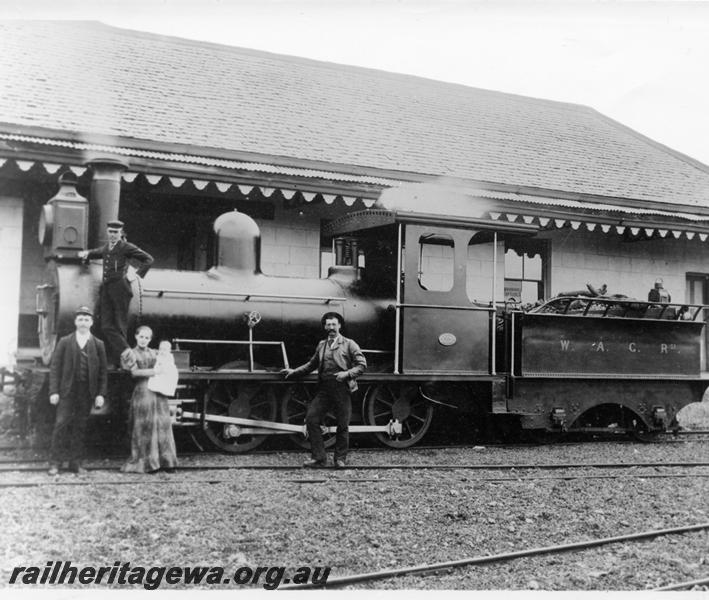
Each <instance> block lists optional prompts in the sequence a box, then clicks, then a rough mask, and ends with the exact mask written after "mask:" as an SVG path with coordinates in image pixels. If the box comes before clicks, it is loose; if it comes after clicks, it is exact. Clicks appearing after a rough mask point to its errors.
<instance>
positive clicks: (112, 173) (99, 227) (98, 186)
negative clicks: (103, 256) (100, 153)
mask: <svg viewBox="0 0 709 600" xmlns="http://www.w3.org/2000/svg"><path fill="white" fill-rule="evenodd" d="M88 165H89V167H91V169H92V170H93V177H92V179H91V202H90V205H91V210H90V211H89V213H90V214H89V248H96V247H97V246H101V245H102V244H105V243H106V223H108V222H109V221H115V220H116V219H118V209H119V207H120V200H121V171H123V170H124V169H125V168H126V165H124V164H123V163H122V162H121V161H119V160H115V159H111V158H97V159H95V160H91V161H89V163H88Z"/></svg>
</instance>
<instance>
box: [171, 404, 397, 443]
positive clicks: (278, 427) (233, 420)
mask: <svg viewBox="0 0 709 600" xmlns="http://www.w3.org/2000/svg"><path fill="white" fill-rule="evenodd" d="M177 418H178V420H183V419H190V420H192V419H194V420H196V421H209V422H212V423H226V424H229V425H240V426H245V427H243V428H242V427H240V428H239V435H242V434H247V433H248V434H277V433H301V434H303V435H304V436H306V437H307V430H306V427H305V425H291V424H289V423H278V422H276V421H258V420H255V419H242V418H241V417H225V416H222V415H210V414H205V415H203V414H202V413H198V412H189V411H179V410H178V412H177ZM247 427H248V429H246V428H247ZM252 428H256V429H252ZM321 429H322V430H323V433H337V427H335V426H332V427H325V426H323V427H321ZM348 429H349V431H350V433H386V434H388V435H389V436H390V437H394V436H397V435H400V434H401V433H402V431H403V429H402V427H401V422H400V421H389V423H387V424H386V425H350V426H349V427H348ZM234 437H237V436H234Z"/></svg>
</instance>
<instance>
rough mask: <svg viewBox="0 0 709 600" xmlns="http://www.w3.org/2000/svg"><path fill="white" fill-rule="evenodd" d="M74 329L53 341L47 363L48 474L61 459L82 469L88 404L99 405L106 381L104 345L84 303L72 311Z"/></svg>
mask: <svg viewBox="0 0 709 600" xmlns="http://www.w3.org/2000/svg"><path fill="white" fill-rule="evenodd" d="M74 315H75V316H74V327H75V328H76V331H75V332H74V333H71V334H69V335H66V336H64V337H63V338H61V339H60V340H59V342H58V343H57V347H56V348H55V349H54V354H53V355H52V362H51V365H50V367H49V402H50V403H51V404H53V405H54V406H56V407H57V415H56V421H55V422H54V431H53V432H52V446H51V450H50V464H49V474H50V475H56V474H57V473H59V468H60V467H61V464H62V462H64V461H68V462H69V470H70V471H73V472H74V473H83V472H84V469H83V468H82V466H81V459H82V457H83V454H84V434H85V432H86V424H87V422H88V419H89V413H90V412H91V406H92V404H93V405H95V406H96V408H101V407H102V406H103V401H104V396H105V395H106V386H107V382H108V378H107V368H106V349H105V347H104V345H103V342H102V341H101V340H99V339H97V338H95V337H94V336H93V335H91V326H92V325H93V322H94V319H93V315H92V313H91V310H90V309H89V308H88V307H86V306H81V307H79V308H78V309H77V310H76V312H75V313H74Z"/></svg>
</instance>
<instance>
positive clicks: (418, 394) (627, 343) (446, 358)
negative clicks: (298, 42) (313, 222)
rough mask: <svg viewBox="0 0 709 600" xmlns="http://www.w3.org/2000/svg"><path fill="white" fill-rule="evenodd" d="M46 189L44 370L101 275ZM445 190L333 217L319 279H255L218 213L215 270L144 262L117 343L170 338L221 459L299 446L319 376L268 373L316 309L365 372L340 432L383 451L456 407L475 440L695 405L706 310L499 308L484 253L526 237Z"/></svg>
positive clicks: (116, 394)
mask: <svg viewBox="0 0 709 600" xmlns="http://www.w3.org/2000/svg"><path fill="white" fill-rule="evenodd" d="M60 184H61V186H62V187H60V193H59V194H58V195H57V196H56V197H55V198H53V199H52V200H51V201H50V202H49V203H48V205H47V206H45V211H44V212H43V217H42V223H41V225H40V235H41V236H42V240H41V242H42V243H43V245H44V247H45V256H46V259H47V268H46V274H45V280H44V282H43V284H42V285H40V286H39V287H38V290H37V310H38V314H39V344H40V348H41V352H42V357H43V360H44V362H45V363H46V364H48V362H49V360H50V358H51V354H52V350H53V348H54V345H55V343H56V340H57V338H58V337H59V336H61V335H64V334H65V333H67V332H69V331H71V330H72V329H73V311H74V309H75V307H76V306H78V305H82V304H85V305H92V304H94V301H95V299H96V297H97V294H98V287H99V285H100V280H101V272H100V271H101V269H100V265H99V264H89V265H85V264H83V263H82V262H81V261H80V260H79V259H78V258H77V252H78V251H79V250H81V249H83V248H85V247H86V246H87V244H88V240H87V239H86V235H85V234H83V233H82V232H83V231H85V230H87V229H88V215H87V214H86V213H87V210H88V203H86V201H85V199H82V198H81V197H79V196H78V195H77V194H76V191H75V189H73V188H72V184H71V181H68V180H66V179H64V180H62V181H60ZM443 193H444V194H446V195H445V197H442V198H441V203H439V205H438V206H439V208H440V207H443V209H442V212H441V211H439V212H438V213H437V214H431V213H430V212H427V211H426V210H425V209H424V210H422V209H420V208H418V209H417V208H415V207H416V206H417V205H419V206H420V203H417V202H415V200H416V197H415V196H416V191H405V190H404V191H402V190H398V191H385V192H384V193H383V194H382V197H381V199H380V201H379V203H378V204H377V205H375V207H374V208H373V209H369V210H364V211H359V212H354V213H350V214H347V215H345V216H343V217H341V218H339V219H336V220H335V221H333V222H331V223H329V224H328V225H327V228H326V231H325V234H326V235H327V236H329V238H331V239H332V244H333V249H334V255H335V265H334V266H333V267H331V268H330V270H329V273H328V276H327V277H326V278H321V279H313V278H290V277H275V276H269V275H266V274H264V273H263V272H262V271H261V266H260V256H261V238H260V231H259V227H258V225H257V224H256V222H255V221H254V220H253V219H251V218H250V217H249V216H247V215H245V214H243V213H240V212H237V211H232V212H228V213H225V214H222V215H221V216H219V217H218V218H217V219H216V221H215V222H214V232H215V239H216V253H215V256H217V260H216V264H215V265H214V266H213V267H211V268H210V269H209V270H207V271H205V272H187V271H177V270H169V269H157V268H154V269H152V270H151V271H150V272H149V273H148V274H147V275H146V277H145V279H143V280H140V279H135V280H134V281H133V282H132V284H131V285H132V289H133V300H132V304H131V308H130V319H129V331H133V330H134V329H135V328H136V327H137V326H138V325H139V324H142V323H145V324H148V325H150V326H151V327H152V328H153V330H154V332H155V336H156V337H157V338H162V339H172V340H173V345H174V347H175V354H176V360H177V363H178V366H179V368H180V386H179V390H178V396H177V398H175V399H174V400H173V401H172V403H173V405H174V407H175V410H176V414H177V419H178V423H177V424H178V425H179V426H181V427H185V428H188V430H189V431H191V432H194V433H195V434H200V435H202V436H206V439H207V440H208V441H209V442H210V443H211V444H212V445H214V446H215V447H217V448H219V449H221V450H223V451H227V452H245V451H248V450H251V449H253V448H255V447H257V446H258V445H259V444H261V443H262V442H263V441H264V440H265V439H267V437H268V436H270V435H288V436H291V438H292V439H293V440H294V441H295V442H296V443H298V444H300V445H303V446H307V443H308V442H307V439H306V438H305V429H304V415H305V410H306V407H307V402H308V400H309V398H310V397H311V395H312V394H313V390H314V386H315V384H316V376H315V375H310V376H308V377H306V378H305V379H303V380H301V381H298V382H290V381H289V382H285V381H284V380H283V378H282V376H281V374H280V370H281V369H282V368H284V367H287V366H293V365H297V364H300V363H301V362H304V361H305V360H306V359H307V358H308V357H309V356H310V354H311V352H312V350H313V348H314V346H315V344H316V342H317V340H318V339H320V338H321V337H322V330H321V328H320V316H321V315H322V314H323V313H324V312H326V311H337V312H339V313H340V314H342V315H343V317H344V320H345V324H346V327H345V330H344V333H345V334H346V335H349V336H351V337H353V338H355V339H356V340H357V341H358V343H359V344H360V345H361V347H362V348H363V351H364V353H365V355H366V357H367V360H368V363H369V368H368V370H367V372H366V373H365V374H364V375H363V376H362V377H361V378H360V380H359V381H360V392H358V395H357V396H355V397H354V400H353V401H354V402H355V403H356V404H357V406H353V415H354V418H353V425H352V426H351V431H352V432H353V433H357V432H368V433H372V434H374V435H375V436H376V437H377V439H378V440H379V441H380V442H382V443H383V444H385V445H387V446H389V447H392V448H405V447H408V446H411V445H413V444H415V443H417V442H418V441H419V440H421V439H422V438H423V436H424V435H425V434H426V432H427V431H428V429H429V427H430V425H431V422H432V419H433V415H434V411H436V410H440V409H444V410H447V411H453V410H455V411H459V413H460V419H458V421H459V422H462V423H466V426H467V427H469V428H470V429H471V430H472V429H480V428H482V427H487V426H488V425H489V424H491V423H492V424H494V423H497V422H499V423H504V424H506V426H509V425H510V424H511V425H512V426H513V427H514V428H515V430H517V431H524V430H527V431H533V432H539V433H542V432H547V433H554V432H563V431H609V432H610V431H612V432H614V433H619V432H621V433H632V434H635V435H639V436H647V435H651V434H652V433H654V432H659V431H662V430H665V429H667V428H668V427H670V426H671V425H672V423H673V422H674V420H675V416H676V414H677V412H678V411H679V410H680V409H681V408H682V407H683V406H685V405H686V404H688V403H690V402H695V401H698V400H700V399H701V397H702V394H703V392H704V388H705V384H704V383H703V382H702V380H701V378H700V344H701V336H702V329H703V327H704V323H703V322H702V321H701V320H700V319H699V318H698V317H699V315H701V314H702V312H703V309H704V308H705V307H703V306H695V305H692V306H687V305H685V306H683V307H680V306H679V305H662V306H658V305H653V304H651V303H647V302H640V301H636V300H630V299H627V298H607V297H584V296H574V297H561V298H556V299H554V300H552V301H550V302H548V303H546V304H544V305H542V306H541V307H537V308H535V309H534V310H532V311H526V312H525V311H522V310H520V309H519V308H517V307H514V306H508V305H505V304H504V303H502V302H497V301H495V300H494V293H495V292H494V290H495V281H496V278H497V267H496V262H495V261H496V260H497V256H496V254H497V253H496V251H495V249H496V248H497V244H498V242H499V241H500V240H503V239H505V238H506V237H519V236H534V235H535V233H536V229H535V227H534V226H532V225H528V224H523V223H514V222H505V223H503V222H499V221H492V220H490V219H484V218H480V217H472V216H461V215H460V214H456V213H455V211H453V210H446V209H445V207H447V206H455V205H456V199H457V197H456V193H455V192H450V191H448V192H443ZM392 194H396V195H395V196H393V195H392ZM407 194H408V196H407ZM390 195H391V197H390ZM471 248H472V249H473V252H478V251H479V252H484V251H488V250H489V251H490V257H489V262H488V264H490V265H492V271H491V273H489V275H488V279H489V285H491V286H492V298H493V300H492V301H491V302H490V301H488V302H476V301H474V300H471V299H470V293H469V292H470V287H471V274H470V272H469V268H468V267H467V265H468V261H469V256H470V252H471ZM438 251H440V252H445V253H446V255H447V256H448V257H449V258H450V259H451V260H450V264H451V265H452V268H451V269H450V270H448V271H445V272H441V273H436V275H438V276H439V279H441V278H442V281H443V282H444V283H443V284H442V285H440V281H438V280H436V281H434V279H431V280H427V279H426V277H425V275H424V273H423V268H422V265H423V264H424V262H425V261H427V260H428V261H429V263H430V264H434V265H435V260H434V259H435V256H437V254H436V253H437V252H438ZM434 271H435V266H434ZM479 280H480V277H479V274H478V276H477V279H476V281H479ZM432 282H433V283H434V285H432ZM680 309H681V314H682V315H683V316H684V318H677V317H678V315H679V314H680ZM125 379H126V375H125V374H121V373H120V372H119V371H112V372H111V373H110V378H109V382H110V386H111V392H110V393H109V397H108V402H107V403H106V404H105V406H104V407H103V408H102V409H101V410H100V411H98V413H99V414H100V415H107V414H111V413H112V412H115V411H119V410H121V407H123V409H125V405H126V403H127V401H128V397H129V396H128V392H127V391H126V389H127V387H129V386H126V382H125ZM332 425H333V426H328V427H327V433H328V435H330V436H331V437H330V438H329V439H330V441H333V442H334V435H333V434H334V431H335V428H334V423H333V424H332Z"/></svg>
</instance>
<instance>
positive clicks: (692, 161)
mask: <svg viewBox="0 0 709 600" xmlns="http://www.w3.org/2000/svg"><path fill="white" fill-rule="evenodd" d="M586 108H588V109H590V110H592V111H593V112H594V113H596V116H597V117H600V119H601V120H603V121H606V122H607V123H608V124H609V125H612V126H613V127H615V128H616V129H619V130H621V131H624V132H625V133H629V134H630V135H632V136H633V137H634V138H635V139H637V140H639V141H641V142H644V143H646V144H648V145H649V146H652V147H653V148H656V149H657V150H662V151H663V152H667V153H668V154H671V155H672V156H674V157H675V158H676V159H677V160H681V161H682V162H685V163H687V164H688V165H689V166H691V167H694V168H696V169H699V170H700V171H703V172H704V173H709V165H707V164H704V163H703V162H701V161H700V160H697V159H696V158H692V157H691V156H689V155H687V154H684V153H683V152H680V151H679V150H675V149H674V148H672V147H670V146H666V145H665V144H663V143H662V142H658V141H657V140H653V139H652V138H651V137H648V136H646V135H645V134H643V133H640V132H639V131H637V130H636V129H633V128H632V127H630V126H628V125H625V124H623V123H621V122H620V121H616V120H615V119H613V118H612V117H609V116H608V115H604V114H603V113H602V112H600V111H598V110H596V109H594V108H592V107H586Z"/></svg>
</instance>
